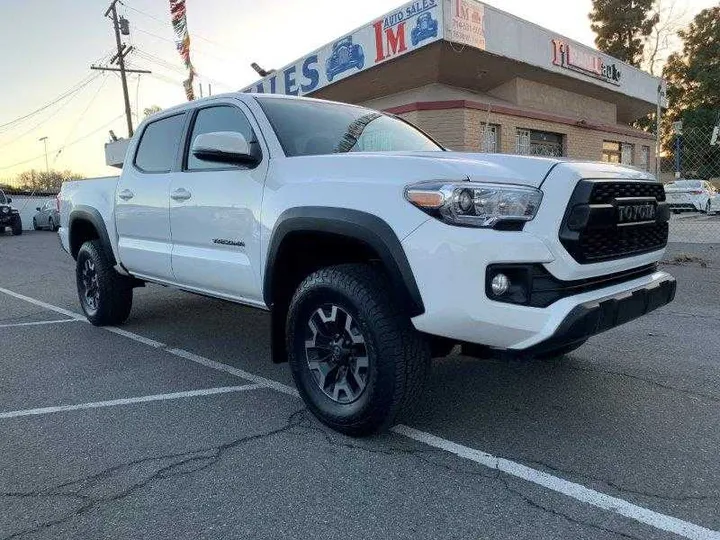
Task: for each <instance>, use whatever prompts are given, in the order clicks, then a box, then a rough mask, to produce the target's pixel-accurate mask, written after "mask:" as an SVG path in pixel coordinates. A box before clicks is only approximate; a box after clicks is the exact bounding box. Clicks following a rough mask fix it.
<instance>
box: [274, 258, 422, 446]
mask: <svg viewBox="0 0 720 540" xmlns="http://www.w3.org/2000/svg"><path fill="white" fill-rule="evenodd" d="M391 291H392V286H391V285H390V283H389V281H388V280H387V278H386V277H385V276H384V275H383V274H382V272H380V271H379V270H377V269H375V268H373V267H371V266H369V265H363V264H347V265H340V266H333V267H329V268H325V269H322V270H319V271H317V272H315V273H313V274H311V275H310V276H308V277H307V279H305V281H303V282H302V284H301V285H300V286H299V288H298V290H297V292H296V293H295V295H294V297H293V299H292V302H291V303H290V309H289V311H288V316H287V349H288V356H289V361H290V368H291V369H292V375H293V378H294V380H295V384H296V385H297V388H298V390H299V392H300V395H301V396H302V398H303V399H304V400H305V403H306V404H307V406H308V408H309V409H310V411H311V412H312V413H313V414H314V415H315V416H316V417H317V418H318V419H320V421H321V422H323V423H324V424H326V425H328V426H330V427H331V428H333V429H335V430H337V431H340V432H342V433H345V434H348V435H354V436H361V435H368V434H371V433H374V432H378V431H382V430H384V429H387V428H389V427H390V426H391V425H392V424H393V423H394V422H395V420H396V419H397V418H398V417H399V416H400V415H401V414H402V413H404V412H407V410H408V409H409V408H410V406H411V405H413V404H414V403H416V401H417V400H418V398H419V396H420V393H421V390H422V385H423V382H424V380H425V377H426V374H427V371H428V367H429V365H430V348H429V346H428V343H427V341H426V340H425V338H424V336H423V335H422V334H420V333H419V332H417V331H416V330H415V328H414V327H413V326H412V323H411V322H410V318H409V317H408V316H407V315H406V314H405V313H404V312H403V310H402V308H401V307H400V306H401V303H400V302H398V301H393V298H392V293H391Z"/></svg>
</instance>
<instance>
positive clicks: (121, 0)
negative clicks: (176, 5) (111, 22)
mask: <svg viewBox="0 0 720 540" xmlns="http://www.w3.org/2000/svg"><path fill="white" fill-rule="evenodd" d="M120 4H121V5H122V6H123V7H126V8H127V9H129V10H132V11H134V12H135V13H139V14H140V15H144V16H145V17H147V18H149V19H152V20H154V21H156V22H159V23H160V24H162V25H164V26H166V25H168V24H170V19H169V18H168V19H161V18H160V17H157V16H155V15H152V14H150V13H147V12H146V11H142V10H141V9H138V8H136V7H133V6H131V5H129V4H128V3H127V2H124V1H123V0H120ZM192 35H193V37H196V38H198V39H201V40H202V41H205V42H207V43H209V44H210V45H212V46H214V47H217V48H218V49H226V47H224V46H223V45H220V44H219V43H216V42H215V41H213V40H211V39H208V38H206V37H204V36H201V35H200V34H198V33H197V32H192ZM163 39H164V38H163Z"/></svg>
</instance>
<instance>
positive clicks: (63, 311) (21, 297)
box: [0, 287, 85, 320]
mask: <svg viewBox="0 0 720 540" xmlns="http://www.w3.org/2000/svg"><path fill="white" fill-rule="evenodd" d="M0 292H1V293H5V294H7V295H8V296H12V297H13V298H17V299H18V300H24V301H25V302H27V303H29V304H33V305H34V306H39V307H42V308H45V309H49V310H50V311H54V312H55V313H60V314H62V315H65V316H67V317H70V318H71V319H78V320H84V319H85V317H83V316H82V315H80V314H79V313H75V312H73V311H69V310H67V309H63V308H61V307H57V306H53V305H52V304H48V303H47V302H43V301H42V300H37V299H35V298H30V297H29V296H25V295H24V294H19V293H16V292H14V291H11V290H9V289H4V288H2V287H0Z"/></svg>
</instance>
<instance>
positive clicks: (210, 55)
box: [134, 26, 229, 63]
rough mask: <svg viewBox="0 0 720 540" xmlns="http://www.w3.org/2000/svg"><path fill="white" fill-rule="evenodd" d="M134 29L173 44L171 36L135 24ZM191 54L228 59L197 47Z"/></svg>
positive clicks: (221, 59) (223, 60) (219, 59)
mask: <svg viewBox="0 0 720 540" xmlns="http://www.w3.org/2000/svg"><path fill="white" fill-rule="evenodd" d="M134 29H135V31H136V32H140V33H141V34H145V35H148V36H151V37H154V38H157V39H160V40H162V41H167V42H168V43H172V44H173V45H174V44H175V40H174V39H172V38H169V37H166V36H161V35H160V34H155V33H154V32H149V31H147V30H145V29H143V28H138V27H137V26H135V27H134ZM193 37H194V34H193ZM193 54H198V55H200V56H206V57H208V58H212V59H214V60H218V61H220V62H223V63H227V62H228V61H229V58H220V57H219V56H216V55H214V54H211V53H209V52H206V51H204V50H202V49H199V48H197V47H195V48H193Z"/></svg>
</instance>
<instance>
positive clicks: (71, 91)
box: [0, 74, 97, 129]
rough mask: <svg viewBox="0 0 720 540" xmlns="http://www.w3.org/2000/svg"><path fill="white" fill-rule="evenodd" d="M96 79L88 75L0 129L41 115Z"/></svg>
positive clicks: (0, 127) (0, 126) (0, 125)
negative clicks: (49, 100)
mask: <svg viewBox="0 0 720 540" xmlns="http://www.w3.org/2000/svg"><path fill="white" fill-rule="evenodd" d="M96 77H97V75H94V74H93V75H90V76H89V77H85V78H84V79H83V80H82V81H81V82H79V83H77V84H75V85H74V86H73V87H72V88H70V89H69V90H66V91H65V92H63V93H62V94H60V95H59V96H58V97H56V98H55V99H53V100H52V101H51V102H49V103H46V104H45V105H43V106H42V107H40V108H39V109H35V110H34V111H32V112H30V113H28V114H25V115H23V116H20V117H18V118H16V119H15V120H11V121H10V122H6V123H4V124H0V129H2V128H5V127H8V126H11V125H14V124H17V123H19V122H22V121H24V120H27V119H28V118H31V117H33V116H35V115H36V114H38V113H41V112H42V111H44V110H46V109H49V108H50V107H52V106H53V105H55V104H57V103H59V102H61V101H63V100H64V99H66V98H68V97H69V96H71V95H73V94H75V93H76V92H79V91H80V90H81V89H82V88H84V87H85V86H86V85H88V84H90V82H91V81H92V80H93V79H95V78H96Z"/></svg>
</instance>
